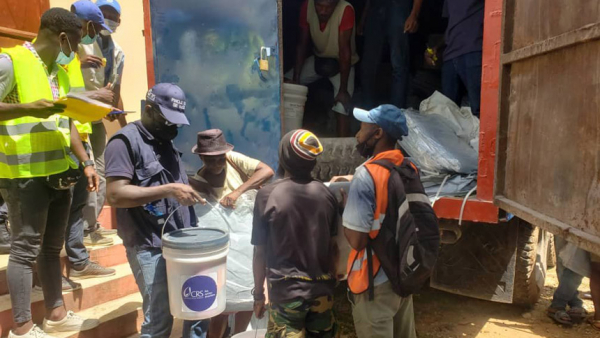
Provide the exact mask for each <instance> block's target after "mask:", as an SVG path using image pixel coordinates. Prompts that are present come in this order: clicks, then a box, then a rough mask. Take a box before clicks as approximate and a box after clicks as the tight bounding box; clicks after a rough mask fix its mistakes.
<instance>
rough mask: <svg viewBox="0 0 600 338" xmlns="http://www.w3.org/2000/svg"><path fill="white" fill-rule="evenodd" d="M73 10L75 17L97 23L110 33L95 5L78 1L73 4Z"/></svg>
mask: <svg viewBox="0 0 600 338" xmlns="http://www.w3.org/2000/svg"><path fill="white" fill-rule="evenodd" d="M73 8H75V15H77V17H78V18H80V19H84V20H87V21H91V22H93V23H97V24H99V25H100V26H102V28H104V29H106V30H108V31H109V32H111V33H112V30H111V29H110V28H108V26H107V25H106V24H105V23H104V15H102V11H101V10H100V7H98V6H97V5H96V4H95V3H93V2H91V1H89V0H79V1H76V2H74V3H73Z"/></svg>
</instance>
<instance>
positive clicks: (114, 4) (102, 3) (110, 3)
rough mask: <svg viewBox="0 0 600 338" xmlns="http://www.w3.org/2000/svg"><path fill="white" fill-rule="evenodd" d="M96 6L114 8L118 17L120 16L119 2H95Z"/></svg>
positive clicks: (114, 0)
mask: <svg viewBox="0 0 600 338" xmlns="http://www.w3.org/2000/svg"><path fill="white" fill-rule="evenodd" d="M96 6H98V7H102V6H110V7H112V8H114V10H115V11H117V13H119V15H121V5H120V4H119V2H118V1H117V0H97V1H96Z"/></svg>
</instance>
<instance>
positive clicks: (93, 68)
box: [78, 0, 127, 246]
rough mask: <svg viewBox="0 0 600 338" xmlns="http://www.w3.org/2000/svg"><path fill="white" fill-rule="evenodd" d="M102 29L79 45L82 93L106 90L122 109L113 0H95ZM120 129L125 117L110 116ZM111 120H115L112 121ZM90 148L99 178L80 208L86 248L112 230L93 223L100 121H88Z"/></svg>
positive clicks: (117, 12)
mask: <svg viewBox="0 0 600 338" xmlns="http://www.w3.org/2000/svg"><path fill="white" fill-rule="evenodd" d="M96 6H98V8H100V11H101V12H102V16H103V18H104V25H105V26H106V28H108V29H106V28H104V29H101V30H99V31H97V33H98V37H97V38H96V39H95V40H94V41H93V42H92V43H90V44H81V45H79V53H78V54H79V57H80V59H81V72H82V74H83V78H84V82H85V88H86V90H100V89H102V88H108V89H110V90H112V91H113V92H114V97H113V102H111V104H112V106H113V107H116V108H118V109H121V110H122V109H123V100H122V99H121V80H122V78H123V67H124V64H125V54H124V53H123V50H122V49H121V47H120V46H119V45H118V44H117V43H116V42H115V41H114V39H113V37H112V34H113V33H114V32H115V31H116V30H117V28H118V27H119V24H120V22H121V5H120V4H119V2H118V1H116V0H97V1H96ZM114 116H116V119H117V120H118V121H119V124H120V126H121V127H124V126H125V125H126V124H127V120H126V118H125V114H118V115H114ZM112 119H115V118H112ZM90 145H91V147H92V152H93V154H94V162H95V163H96V168H97V170H98V174H99V175H100V189H99V190H98V192H96V193H93V194H90V196H89V199H88V203H87V205H86V206H85V207H84V209H83V216H84V225H85V244H86V245H102V246H107V245H111V244H112V242H113V240H112V238H110V237H105V235H112V234H114V233H115V230H111V229H105V228H103V227H102V226H101V225H100V224H99V223H98V221H97V219H98V215H100V212H101V211H102V207H103V206H104V202H105V199H106V179H105V175H104V163H105V162H104V150H105V149H106V129H105V127H104V123H103V122H102V120H98V121H94V122H92V133H91V134H90Z"/></svg>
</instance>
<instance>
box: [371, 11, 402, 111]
mask: <svg viewBox="0 0 600 338" xmlns="http://www.w3.org/2000/svg"><path fill="white" fill-rule="evenodd" d="M411 6H412V1H398V2H396V1H389V2H388V4H387V5H383V6H377V7H373V8H371V9H370V10H369V13H368V17H367V21H366V22H365V28H364V35H365V43H364V52H363V57H362V65H361V72H362V73H361V81H362V87H363V92H364V95H365V102H366V105H367V106H366V107H365V108H368V109H370V108H373V107H374V106H375V105H376V104H377V102H376V90H377V83H378V82H380V81H378V80H377V70H378V69H379V64H380V63H381V55H382V53H383V48H384V45H385V43H386V42H387V43H388V44H389V46H390V52H391V55H390V57H391V63H392V88H391V93H390V101H389V102H390V103H391V104H393V105H395V106H396V107H399V108H406V100H407V96H408V85H409V80H410V78H409V77H410V58H409V56H410V55H409V54H410V45H409V40H408V39H409V34H408V33H406V34H405V33H404V23H405V22H406V19H407V18H408V16H409V15H410V12H411V9H412V8H411Z"/></svg>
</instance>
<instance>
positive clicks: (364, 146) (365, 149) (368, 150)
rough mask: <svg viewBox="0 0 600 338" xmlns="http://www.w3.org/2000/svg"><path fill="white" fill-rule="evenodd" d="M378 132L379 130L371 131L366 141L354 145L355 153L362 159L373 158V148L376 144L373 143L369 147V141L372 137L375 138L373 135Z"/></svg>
mask: <svg viewBox="0 0 600 338" xmlns="http://www.w3.org/2000/svg"><path fill="white" fill-rule="evenodd" d="M378 130H379V129H375V130H373V132H371V134H370V135H369V137H367V139H366V140H364V142H361V143H359V144H357V145H356V151H358V153H359V154H360V156H362V157H364V158H369V157H371V156H373V152H375V146H376V145H377V142H375V144H373V145H371V146H370V145H369V141H371V139H372V138H373V136H375V134H376V133H377V131H378Z"/></svg>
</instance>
